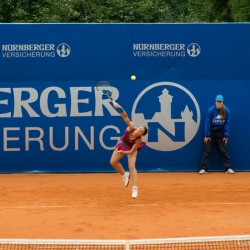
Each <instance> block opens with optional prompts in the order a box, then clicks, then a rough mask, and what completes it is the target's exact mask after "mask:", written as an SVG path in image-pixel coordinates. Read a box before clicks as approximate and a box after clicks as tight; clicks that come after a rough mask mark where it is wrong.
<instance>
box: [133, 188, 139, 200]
mask: <svg viewBox="0 0 250 250" xmlns="http://www.w3.org/2000/svg"><path fill="white" fill-rule="evenodd" d="M137 197H138V187H136V186H133V187H132V198H137Z"/></svg>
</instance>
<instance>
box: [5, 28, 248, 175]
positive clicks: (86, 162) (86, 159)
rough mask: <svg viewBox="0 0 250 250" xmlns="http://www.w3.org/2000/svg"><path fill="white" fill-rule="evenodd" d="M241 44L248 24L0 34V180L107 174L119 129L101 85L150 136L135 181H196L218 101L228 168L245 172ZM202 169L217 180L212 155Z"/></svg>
mask: <svg viewBox="0 0 250 250" xmlns="http://www.w3.org/2000/svg"><path fill="white" fill-rule="evenodd" d="M249 44H250V24H247V23H245V24H244V23H243V24H0V49H1V54H0V65H1V67H0V133H1V135H0V155H1V157H0V166H1V167H0V172H112V171H114V170H113V169H112V167H111V166H110V163H109V160H110V157H111V155H112V151H113V150H114V147H115V145H116V144H117V143H118V142H119V140H120V137H121V136H122V134H123V132H124V130H125V129H126V124H125V123H124V121H123V120H122V118H121V116H120V114H119V113H118V112H117V110H116V109H115V108H114V107H113V105H112V103H111V101H110V100H109V99H107V98H105V97H104V96H102V95H101V94H100V93H99V92H98V91H97V90H96V89H95V84H96V82H98V81H100V80H105V81H109V82H110V83H111V84H112V86H113V93H112V94H113V95H112V96H113V98H114V100H115V101H117V102H119V103H120V104H121V105H122V106H123V108H124V109H125V110H126V111H127V113H128V115H129V117H130V118H131V119H132V121H133V122H134V123H135V124H136V125H137V126H141V125H142V126H144V125H145V126H147V127H148V128H149V133H148V135H146V136H145V137H143V140H144V141H145V142H146V143H147V147H144V148H143V150H142V151H141V152H139V153H138V158H137V170H138V171H198V170H199V168H200V160H201V154H202V146H203V138H204V123H205V119H206V114H207V110H208V108H209V107H210V106H211V105H213V104H214V98H215V96H216V95H217V94H222V95H224V97H225V104H226V106H228V107H229V108H230V110H231V131H230V137H229V150H230V155H231V158H232V162H233V168H234V169H235V170H236V171H248V170H250V164H249V163H250V148H249V143H248V142H249V141H250V133H249V131H248V124H250V117H249V115H248V114H247V112H246V110H247V109H248V107H249V90H250V70H249V67H250V63H249V58H250V49H249ZM132 75H135V76H136V80H131V76H132ZM122 163H123V164H124V166H125V167H126V168H127V166H126V165H127V162H126V159H125V158H124V159H123V160H122ZM210 163H211V166H210V169H211V170H224V168H223V166H222V163H221V161H220V159H219V155H218V154H216V153H215V154H214V155H213V157H212V159H211V162H210Z"/></svg>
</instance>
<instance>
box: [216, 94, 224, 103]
mask: <svg viewBox="0 0 250 250" xmlns="http://www.w3.org/2000/svg"><path fill="white" fill-rule="evenodd" d="M215 101H221V102H223V101H224V97H223V95H217V96H216V97H215Z"/></svg>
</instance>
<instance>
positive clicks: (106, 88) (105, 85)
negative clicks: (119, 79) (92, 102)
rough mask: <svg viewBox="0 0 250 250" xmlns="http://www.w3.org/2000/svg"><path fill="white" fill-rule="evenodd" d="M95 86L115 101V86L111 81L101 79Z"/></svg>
mask: <svg viewBox="0 0 250 250" xmlns="http://www.w3.org/2000/svg"><path fill="white" fill-rule="evenodd" d="M95 88H96V90H97V91H98V92H99V93H100V94H102V95H105V96H107V97H108V98H109V99H110V100H111V101H112V102H113V98H112V93H113V87H112V85H111V84H110V83H109V82H107V81H99V82H97V83H96V84H95Z"/></svg>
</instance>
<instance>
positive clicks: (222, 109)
mask: <svg viewBox="0 0 250 250" xmlns="http://www.w3.org/2000/svg"><path fill="white" fill-rule="evenodd" d="M226 116H227V114H226V109H225V104H224V103H223V105H222V108H221V110H220V117H221V120H225V119H226Z"/></svg>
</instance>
